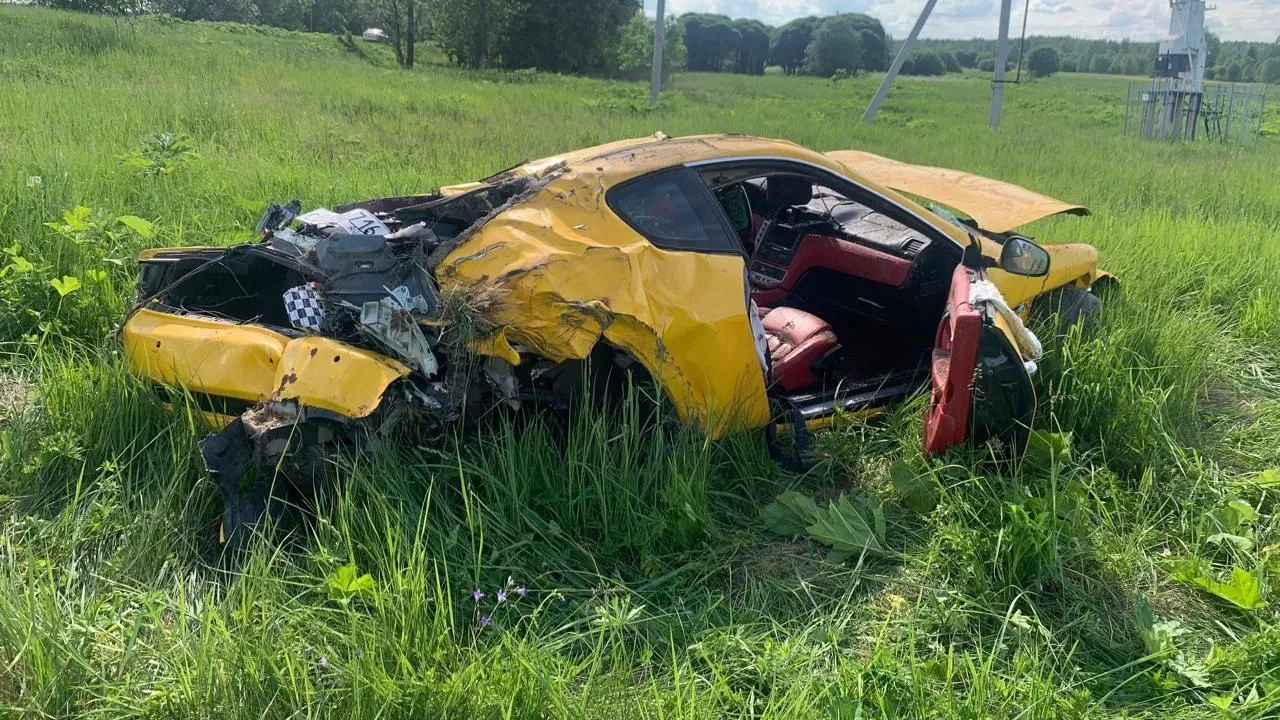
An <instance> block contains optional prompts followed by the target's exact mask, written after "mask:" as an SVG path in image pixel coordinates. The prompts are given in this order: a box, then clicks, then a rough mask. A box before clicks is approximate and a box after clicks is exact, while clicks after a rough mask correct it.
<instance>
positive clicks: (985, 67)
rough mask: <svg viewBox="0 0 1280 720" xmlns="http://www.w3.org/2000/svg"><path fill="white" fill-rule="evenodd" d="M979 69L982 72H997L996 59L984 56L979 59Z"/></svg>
mask: <svg viewBox="0 0 1280 720" xmlns="http://www.w3.org/2000/svg"><path fill="white" fill-rule="evenodd" d="M978 69H979V70H981V71H982V72H995V69H996V59H995V58H993V57H984V58H982V59H981V60H979V61H978Z"/></svg>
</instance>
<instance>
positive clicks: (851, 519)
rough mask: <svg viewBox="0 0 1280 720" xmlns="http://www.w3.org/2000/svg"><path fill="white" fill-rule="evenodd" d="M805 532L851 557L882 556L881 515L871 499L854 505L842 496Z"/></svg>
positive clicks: (878, 504)
mask: <svg viewBox="0 0 1280 720" xmlns="http://www.w3.org/2000/svg"><path fill="white" fill-rule="evenodd" d="M806 530H808V532H809V537H811V538H813V539H814V540H817V541H818V542H820V543H822V544H823V545H826V546H828V547H830V548H832V549H833V550H837V551H839V552H843V553H848V554H849V555H851V556H854V555H861V554H862V553H863V552H864V551H865V552H870V553H884V552H885V547H884V536H885V523H884V511H883V510H881V508H880V503H879V502H878V501H876V500H872V499H871V498H866V497H861V498H858V500H857V501H856V502H855V501H853V500H850V499H849V496H848V495H843V494H842V495H841V496H840V497H839V499H837V500H836V501H835V502H833V503H831V505H830V506H829V507H828V508H827V510H826V512H821V513H819V514H818V517H817V518H815V519H814V522H813V523H812V524H811V525H809V527H808V528H806Z"/></svg>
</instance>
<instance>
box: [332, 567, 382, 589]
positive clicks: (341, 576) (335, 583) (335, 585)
mask: <svg viewBox="0 0 1280 720" xmlns="http://www.w3.org/2000/svg"><path fill="white" fill-rule="evenodd" d="M329 588H330V589H331V590H335V591H337V592H339V593H342V594H344V595H355V594H357V593H362V592H366V591H369V590H373V588H374V582H373V578H372V577H371V576H370V575H369V574H368V573H365V574H364V575H359V576H357V575H356V566H355V565H343V566H342V567H340V568H338V569H337V570H334V571H333V575H330V576H329Z"/></svg>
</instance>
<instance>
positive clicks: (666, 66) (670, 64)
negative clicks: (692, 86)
mask: <svg viewBox="0 0 1280 720" xmlns="http://www.w3.org/2000/svg"><path fill="white" fill-rule="evenodd" d="M653 30H654V21H653V18H651V17H649V16H648V15H646V14H645V13H644V11H639V12H637V13H636V14H635V15H633V16H631V20H629V21H628V22H627V24H626V25H623V26H622V31H621V33H620V34H619V36H618V42H617V43H616V44H615V45H614V47H613V48H612V51H611V56H610V62H609V74H610V75H614V76H617V77H623V78H628V79H632V80H638V79H641V78H647V77H649V72H650V70H651V69H652V68H653ZM684 54H685V47H684V26H683V25H681V24H680V22H679V21H678V20H677V19H676V18H675V17H674V16H670V15H669V16H667V20H666V28H665V29H664V30H663V33H662V74H663V77H664V78H665V77H668V76H670V75H671V74H672V73H674V72H675V71H677V70H679V69H680V68H682V67H684V60H685V57H684Z"/></svg>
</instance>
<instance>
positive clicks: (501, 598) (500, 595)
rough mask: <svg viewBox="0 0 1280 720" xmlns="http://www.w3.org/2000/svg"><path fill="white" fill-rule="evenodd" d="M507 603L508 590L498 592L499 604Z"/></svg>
mask: <svg viewBox="0 0 1280 720" xmlns="http://www.w3.org/2000/svg"><path fill="white" fill-rule="evenodd" d="M506 601H507V591H506V590H499V591H498V602H506Z"/></svg>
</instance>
